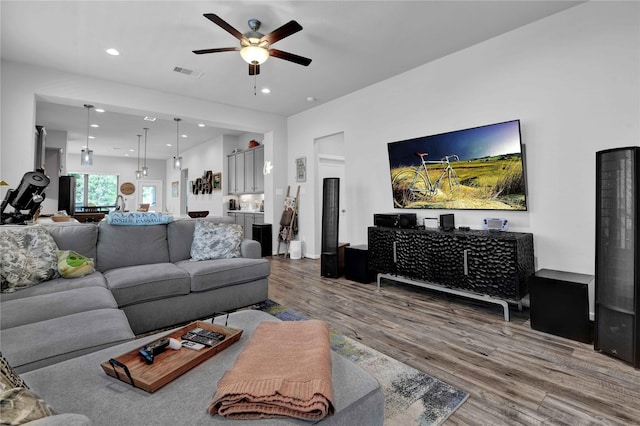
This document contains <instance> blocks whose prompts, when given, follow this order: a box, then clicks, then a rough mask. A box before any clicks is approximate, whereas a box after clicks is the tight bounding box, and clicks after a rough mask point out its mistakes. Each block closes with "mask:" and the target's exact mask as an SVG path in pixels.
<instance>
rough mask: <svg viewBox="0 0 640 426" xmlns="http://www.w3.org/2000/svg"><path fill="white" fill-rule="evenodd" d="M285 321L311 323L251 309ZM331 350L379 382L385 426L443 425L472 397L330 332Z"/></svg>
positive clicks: (282, 311) (267, 308)
mask: <svg viewBox="0 0 640 426" xmlns="http://www.w3.org/2000/svg"><path fill="white" fill-rule="evenodd" d="M251 309H256V310H260V311H263V312H266V313H268V314H271V315H273V316H274V317H276V318H279V319H281V320H283V321H300V320H305V319H308V318H307V317H305V316H304V315H302V314H300V313H298V312H295V311H292V310H290V309H287V308H285V307H284V306H282V305H280V304H278V303H276V302H274V301H272V300H266V301H265V302H262V303H259V304H257V305H254V306H252V307H251ZM330 336H331V349H333V350H334V351H335V352H337V353H339V354H340V355H342V356H345V357H347V358H348V359H349V360H351V361H352V362H354V363H356V364H358V365H359V366H360V367H362V368H363V369H364V370H366V371H367V372H369V374H371V375H372V376H374V377H375V378H376V379H378V382H380V385H381V386H382V389H383V391H384V396H385V398H384V399H385V406H384V417H385V422H384V423H385V425H389V426H392V425H393V426H397V425H421V426H423V425H424V426H426V425H439V424H442V423H443V422H444V421H445V420H446V419H447V418H448V417H449V416H450V415H451V414H452V413H453V412H454V411H455V410H456V409H457V408H458V407H460V405H462V403H463V402H464V401H466V399H467V398H468V397H469V395H468V394H467V393H466V392H462V391H461V390H458V389H456V388H454V387H452V386H450V385H448V384H447V383H444V382H442V381H440V380H438V379H435V378H433V377H430V376H428V375H426V374H425V373H423V372H421V371H418V370H416V369H415V368H412V367H410V366H408V365H406V364H403V363H402V362H400V361H398V360H395V359H393V358H391V357H388V356H387V355H384V354H382V353H380V352H378V351H376V350H374V349H371V348H369V347H367V346H365V345H363V344H361V343H359V342H357V341H355V340H353V339H351V338H349V337H346V336H343V335H342V334H340V333H338V332H336V331H335V330H330Z"/></svg>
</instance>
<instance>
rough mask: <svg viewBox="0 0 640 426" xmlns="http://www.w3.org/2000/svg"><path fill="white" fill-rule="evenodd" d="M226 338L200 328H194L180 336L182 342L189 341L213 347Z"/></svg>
mask: <svg viewBox="0 0 640 426" xmlns="http://www.w3.org/2000/svg"><path fill="white" fill-rule="evenodd" d="M225 337H226V336H225V335H224V334H221V333H216V332H215V331H209V330H203V329H202V328H199V327H198V328H194V329H193V330H191V331H188V332H187V333H185V334H184V335H183V336H182V340H190V341H192V342H196V343H200V344H203V345H206V346H214V345H215V344H217V343H219V342H221V341H223V340H224V338H225Z"/></svg>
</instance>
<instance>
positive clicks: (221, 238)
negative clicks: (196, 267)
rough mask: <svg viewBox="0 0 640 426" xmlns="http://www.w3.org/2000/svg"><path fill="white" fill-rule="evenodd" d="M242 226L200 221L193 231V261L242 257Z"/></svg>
mask: <svg viewBox="0 0 640 426" xmlns="http://www.w3.org/2000/svg"><path fill="white" fill-rule="evenodd" d="M242 239H243V233H242V226H240V225H235V224H226V223H222V224H215V223H212V222H209V221H203V220H199V221H197V222H196V224H195V227H194V230H193V243H192V244H191V260H209V259H227V258H231V257H240V244H241V243H242Z"/></svg>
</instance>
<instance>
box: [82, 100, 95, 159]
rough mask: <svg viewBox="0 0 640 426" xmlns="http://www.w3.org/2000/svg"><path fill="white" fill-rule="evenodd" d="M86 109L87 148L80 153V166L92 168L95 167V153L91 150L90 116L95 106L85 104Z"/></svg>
mask: <svg viewBox="0 0 640 426" xmlns="http://www.w3.org/2000/svg"><path fill="white" fill-rule="evenodd" d="M84 107H85V108H86V109H87V147H86V149H83V150H82V152H81V153H80V165H81V166H91V165H93V151H91V150H90V149H89V124H90V121H89V119H90V116H89V114H90V112H91V108H93V105H89V104H84Z"/></svg>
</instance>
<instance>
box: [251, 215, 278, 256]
mask: <svg viewBox="0 0 640 426" xmlns="http://www.w3.org/2000/svg"><path fill="white" fill-rule="evenodd" d="M251 230H252V232H253V233H252V235H253V239H254V240H255V241H257V242H259V243H260V246H261V247H262V249H261V253H260V255H261V256H262V257H265V256H271V255H272V254H273V245H272V242H271V224H270V223H254V224H253V225H252V227H251Z"/></svg>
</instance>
